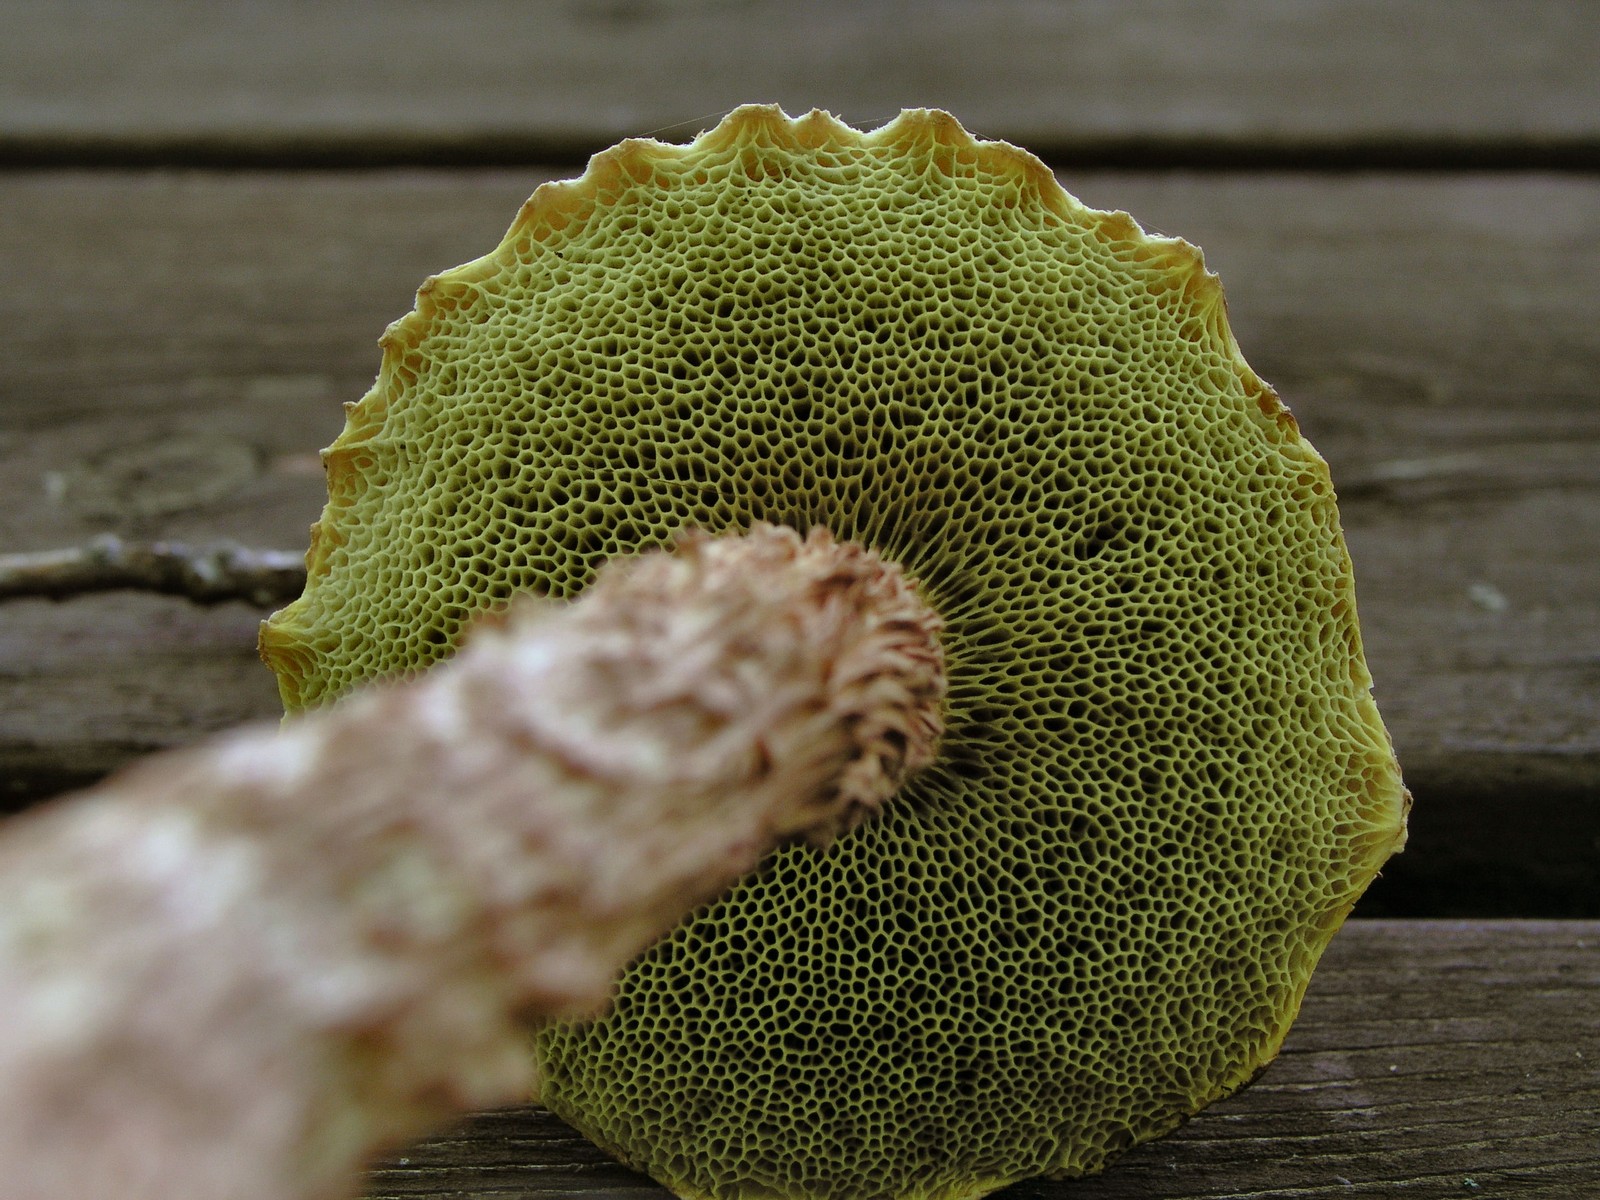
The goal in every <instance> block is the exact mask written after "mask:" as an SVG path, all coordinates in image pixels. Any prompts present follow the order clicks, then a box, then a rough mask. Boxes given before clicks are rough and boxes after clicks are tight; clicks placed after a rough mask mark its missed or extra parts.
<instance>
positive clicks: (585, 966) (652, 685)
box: [0, 527, 944, 1200]
mask: <svg viewBox="0 0 1600 1200" xmlns="http://www.w3.org/2000/svg"><path fill="white" fill-rule="evenodd" d="M937 636H938V620H937V618H936V617H935V616H934V615H933V614H932V612H931V611H930V610H929V609H927V607H926V606H925V605H923V604H922V602H921V601H920V600H919V599H918V598H917V597H916V595H915V594H914V592H913V591H912V590H911V588H910V586H909V585H908V584H907V582H906V580H905V579H904V577H903V576H901V575H900V573H899V571H898V570H897V569H895V568H894V567H892V566H889V565H886V564H884V563H883V562H882V561H881V560H879V559H878V558H877V557H876V556H875V555H872V554H871V553H870V552H868V551H865V550H862V549H860V548H859V547H855V546H851V545H849V544H835V543H833V542H832V541H831V540H830V539H828V538H827V537H826V536H825V535H822V534H814V535H813V536H812V537H811V538H810V539H808V540H807V541H805V542H801V541H800V539H799V538H798V536H796V535H794V534H793V533H791V532H789V531H787V530H777V529H772V528H770V527H766V528H761V529H758V530H756V531H754V532H753V533H752V534H751V535H749V536H748V537H745V538H729V539H724V540H720V541H711V540H709V539H698V540H694V541H692V542H690V543H689V544H687V545H686V546H685V547H684V549H683V550H682V551H681V552H680V553H679V554H677V555H668V554H664V553H657V554H652V555H647V556H645V557H643V558H641V559H638V560H636V561H635V562H633V563H630V564H618V565H616V566H614V567H610V568H607V569H606V570H605V571H603V572H601V574H600V577H599V579H598V580H597V581H596V582H595V583H594V584H593V585H592V587H591V588H590V589H589V590H588V591H587V592H586V593H585V594H584V596H583V597H582V598H581V599H579V600H578V601H577V602H575V603H573V604H571V605H568V606H557V605H554V604H545V603H540V602H535V601H529V602H527V603H525V604H521V605H515V606H513V607H512V608H511V609H510V610H509V611H508V613H507V615H506V616H505V618H504V619H503V621H501V622H500V623H499V624H497V625H496V624H491V625H490V626H489V627H487V628H483V629H479V630H477V631H475V634H474V636H473V637H472V638H470V639H469V641H468V644H467V645H466V647H465V649H464V650H463V651H462V652H461V653H460V654H459V655H457V656H456V658H455V659H453V660H452V661H451V662H450V663H448V664H445V665H444V666H442V667H440V668H438V669H437V670H435V671H433V672H430V673H428V674H427V675H425V676H424V677H423V678H422V679H421V680H419V681H418V682H416V683H414V684H411V685H407V686H400V687H393V688H389V689H379V690H375V691H373V692H370V693H368V694H366V695H364V696H357V697H353V698H352V699H351V700H349V701H347V702H345V703H342V704H340V705H338V706H336V707H334V708H333V709H332V710H331V711H327V712H323V713H318V714H313V715H311V716H308V717H305V718H302V719H300V720H297V721H295V722H292V723H290V724H289V725H287V726H285V727H284V728H282V729H281V730H251V731H246V732H243V733H239V734H235V735H233V736H231V737H228V738H224V739H221V740H219V741H217V742H214V743H212V744H210V745H208V746H204V747H201V748H199V749H197V750H191V751H187V752H178V753H175V754H171V755H165V756H158V757H155V758H151V759H147V760H145V761H144V762H143V763H141V764H138V765H136V766H135V767H134V768H133V769H131V770H129V771H127V772H125V773H124V774H122V775H121V776H118V777H115V778H113V779H112V780H110V781H108V782H107V783H105V784H103V785H101V786H100V787H98V788H96V789H94V790H93V791H91V792H88V793H85V794H83V795H81V796H79V797H77V798H75V799H72V800H69V801H66V802H64V803H60V804H58V805H56V806H53V807H50V808H47V809H45V810H43V811H37V812H35V813H31V814H28V815H26V816H24V817H21V818H18V819H15V820H14V821H13V822H12V823H11V824H10V825H9V827H7V828H5V829H4V830H3V831H0V1013H4V1020H3V1021H0V1163H4V1164H5V1168H4V1182H3V1183H0V1194H4V1195H6V1196H17V1197H23V1196H26V1197H29V1200H83V1198H84V1197H91V1196H92V1197H96V1198H97V1200H114V1198H116V1197H124V1198H129V1200H145V1198H148V1200H156V1198H158V1197H159V1198H160V1200H202V1198H203V1200H215V1198H216V1197H218V1196H228V1197H231V1198H233V1200H313V1198H317V1200H321V1198H326V1197H333V1196H340V1195H344V1194H346V1193H348V1192H349V1191H350V1190H351V1189H352V1187H353V1185H354V1183H355V1180H356V1178H357V1175H356V1172H357V1169H358V1168H359V1166H360V1165H361V1164H362V1163H363V1162H364V1161H365V1160H367V1159H368V1158H369V1157H370V1156H372V1155H373V1154H375V1153H377V1152H379V1151H381V1150H383V1149H385V1148H388V1147H392V1146H394V1145H396V1144H398V1143H399V1142H401V1141H403V1140H405V1139H408V1138H411V1137H414V1136H415V1135H416V1134H418V1133H419V1132H421V1131H422V1130H423V1129H424V1128H425V1127H426V1126H428V1125H429V1124H431V1123H434V1122H436V1121H438V1120H441V1119H443V1118H445V1117H448V1116H451V1115H454V1114H455V1113H457V1112H459V1111H462V1110H465V1109H468V1108H478V1107H487V1106H490V1105H496V1104H503V1103H509V1102H512V1101H516V1100H519V1099H522V1098H525V1097H526V1096H527V1095H528V1093H529V1091H530V1088H531V1087H532V1086H533V1084H534V1083H535V1080H534V1079H533V1078H532V1074H533V1066H532V1060H531V1054H530V1050H529V1047H528V1044H527V1039H526V1032H525V1028H524V1026H523V1024H522V1022H523V1021H524V1020H525V1019H527V1018H528V1017H530V1016H533V1017H539V1016H548V1015H558V1014H559V1015H576V1014H584V1013H591V1012H595V1011H597V1010H598V1009H599V1008H600V1007H602V1006H603V1005H604V1003H605V1001H606V999H607V997H608V995H609V993H610V990H611V986H612V981H613V978H614V976H615V975H616V973H617V972H618V971H620V970H621V968H622V967H623V966H624V965H625V964H626V962H627V961H628V960H629V959H630V958H631V957H632V956H633V955H634V954H636V953H637V952H639V951H640V950H641V949H643V948H644V947H645V946H646V945H648V944H649V942H651V941H652V940H654V938H655V937H657V936H658V935H659V934H661V933H662V932H664V931H665V930H666V929H667V928H669V927H670V926H671V925H672V924H673V923H674V922H676V921H677V920H679V919H680V918H681V917H682V916H683V915H684V914H685V913H686V912H688V911H689V910H690V909H691V908H692V907H693V906H694V905H695V904H697V903H700V902H702V901H704V900H706V899H709V898H710V897H711V896H712V895H714V894H715V893H716V892H717V891H719V890H721V889H722V888H723V887H725V886H726V885H728V884H729V883H731V882H733V881H734V880H735V879H736V878H737V877H738V876H739V875H741V874H743V873H744V872H745V871H747V870H748V869H749V868H751V867H752V866H754V865H755V863H756V862H757V861H758V860H759V857H760V856H761V855H762V854H763V853H764V852H765V851H766V850H767V849H768V848H769V847H770V846H772V845H773V844H774V843H775V842H777V841H779V840H780V839H782V838H785V837H789V836H795V835H804V836H808V837H812V838H814V839H826V837H828V836H830V835H831V834H833V833H834V832H837V831H838V830H840V829H842V828H845V827H847V826H849V825H850V824H851V823H853V822H854V821H855V820H856V819H858V818H859V817H860V816H861V815H862V814H864V813H866V812H869V811H871V810H872V809H874V808H876V807H877V806H878V805H879V804H880V803H881V802H882V801H883V800H884V799H885V798H886V797H887V796H888V795H889V794H890V793H891V792H892V791H893V790H894V788H895V787H896V786H897V785H898V783H899V782H900V780H901V779H902V778H903V776H904V775H905V774H906V772H908V771H910V770H913V769H915V768H916V767H918V766H920V765H922V764H924V763H926V762H927V761H929V760H930V758H931V756H932V752H933V743H934V741H935V739H936V738H937V736H938V733H939V728H940V711H941V704H942V696H943V690H944V682H943V663H942V659H941V656H940V651H939V646H938V640H937Z"/></svg>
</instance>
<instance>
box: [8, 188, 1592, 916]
mask: <svg viewBox="0 0 1600 1200" xmlns="http://www.w3.org/2000/svg"><path fill="white" fill-rule="evenodd" d="M544 177H545V176H543V175H541V174H539V173H535V172H436V173H376V174H319V175H304V174H289V175H284V174H271V173H259V174H258V173H250V174H244V175H231V176H228V175H211V174H165V173H150V174H135V175H120V174H105V173H70V172H68V173H60V174H57V173H51V172H46V173H37V174H30V175H13V176H10V177H6V178H4V179H0V203H3V204H4V205H5V211H6V212H7V214H8V220H7V222H6V223H5V225H4V226H3V227H0V264H3V270H4V273H5V276H6V277H7V278H8V279H11V280H21V281H26V285H25V286H14V287H12V288H9V289H7V290H6V292H5V294H4V295H0V320H3V321H4V322H5V327H6V328H7V330H8V337H9V344H10V361H9V363H8V367H9V370H8V373H7V379H6V381H5V383H4V384H3V385H0V386H3V387H4V389H5V392H4V398H3V404H4V409H5V420H4V422H3V423H0V498H3V500H4V503H3V504H0V546H4V547H5V548H6V549H10V550H26V549H44V548H49V547H55V546H62V545H69V544H75V543H79V542H82V541H84V540H86V539H87V538H89V537H90V536H92V535H93V534H95V533H97V532H104V531H111V532H116V533H120V534H123V535H126V536H136V537H138V536H143V537H152V536H167V537H180V538H189V539H195V540H204V539H206V538H209V537H219V536H220V537H230V538H235V539H238V540H241V541H243V542H246V543H248V544H252V545H259V546H269V547H281V548H294V547H296V546H301V545H304V542H305V531H306V528H307V526H308V525H309V523H310V522H311V520H312V519H314V517H315V516H316V514H317V512H318V511H319V509H320V506H321V501H322V483H321V478H320V471H319V468H318V465H317V458H316V451H317V449H318V448H319V447H320V446H322V445H325V444H326V443H327V442H328V441H330V440H331V439H332V437H333V435H334V434H335V433H336V432H337V431H338V429H339V427H340V425H341V421H342V418H341V415H340V412H339V405H340V403H341V402H342V401H344V400H350V399H354V398H356V397H358V396H359V395H360V394H361V393H362V392H363V391H364V390H365V387H366V385H367V383H368V382H369V381H370V379H371V375H372V372H373V370H374V369H375V367H376V362H377V351H376V349H375V347H374V344H373V343H374V341H375V339H376V337H377V335H378V333H379V332H380V331H381V330H382V329H383V327H384V326H385V325H386V324H387V322H388V321H390V320H392V319H393V318H395V317H397V316H399V315H401V314H402V313H403V312H405V311H406V310H407V309H408V308H409V306H410V303H411V296H412V292H413V291H414V289H415V287H416V285H417V284H418V283H419V282H420V281H421V279H422V278H423V277H424V276H425V275H426V274H428V273H429V272H431V271H436V270H439V269H441V268H444V267H447V266H450V265H452V264H454V263H457V262H460V261H463V260H465V259H467V258H470V257H473V256H475V255H476V254H478V253H481V252H483V251H485V250H487V249H488V248H489V247H490V246H492V245H493V244H494V242H495V241H496V240H497V239H498V237H499V235H500V233H501V231H502V230H503V228H504V226H505V225H506V223H507V222H508V221H509V219H510V217H511V215H512V214H513V213H514V212H515V210H516V208H517V206H518V204H519V202H520V200H521V199H522V198H523V197H524V196H525V195H526V193H527V192H528V191H529V190H531V188H532V187H533V186H534V185H535V184H536V183H537V182H539V180H540V179H541V178H544ZM1067 183H1068V185H1069V187H1071V188H1072V189H1073V190H1075V191H1077V192H1079V193H1080V194H1081V195H1082V196H1083V197H1084V198H1085V199H1086V200H1087V201H1089V202H1090V203H1094V204H1098V205H1101V206H1121V207H1125V208H1127V209H1129V210H1131V211H1133V212H1134V213H1136V214H1137V215H1138V216H1139V217H1140V218H1141V219H1143V220H1144V221H1145V222H1146V224H1147V225H1149V226H1150V227H1152V228H1156V229H1159V230H1162V231H1164V232H1176V233H1182V234H1184V235H1186V236H1187V237H1189V238H1190V239H1191V240H1194V241H1197V242H1199V243H1200V244H1201V245H1203V246H1204V247H1205V248H1206V249H1207V252H1208V255H1209V261H1210V263H1211V264H1212V266H1213V267H1214V268H1216V269H1217V270H1219V271H1220V272H1221V274H1222V276H1223V279H1224V282H1225V284H1226V286H1227V288H1228V292H1229V297H1230V310H1231V313H1232V317H1233V321H1234V324H1235V327H1236V330H1237V332H1238V336H1239V339H1240V342H1241V344H1242V345H1243V346H1244V348H1245V353H1246V354H1247V356H1248V357H1249V358H1250V359H1251V361H1252V363H1253V364H1254V365H1255V366H1256V367H1257V369H1258V370H1260V371H1261V372H1262V374H1263V375H1264V376H1265V377H1266V378H1268V379H1269V380H1272V381H1273V382H1274V383H1276V384H1277V385H1278V386H1279V388H1280V390H1281V391H1282V392H1283V394H1284V396H1285V398H1286V399H1287V400H1288V402H1289V403H1290V404H1291V406H1292V407H1293V408H1294V410H1295V412H1296V414H1297V416H1298V417H1299V419H1300V420H1301V422H1302V424H1303V426H1304V427H1305V429H1306V430H1307V432H1308V434H1309V435H1310V436H1311V438H1312V439H1313V441H1314V442H1315V443H1316V444H1317V445H1318V447H1319V448H1320V449H1321V450H1322V451H1323V453H1324V454H1325V455H1326V456H1327V457H1328V459H1329V460H1330V462H1331V464H1332V467H1333V471H1334V478H1335V481H1336V483H1337V484H1338V485H1339V487H1340V490H1341V493H1342V496H1343V503H1342V508H1343V515H1344V519H1345V523H1346V526H1347V529H1348V532H1349V538H1350V544H1351V548H1352V552H1353V555H1354V557H1355V561H1356V567H1357V576H1358V588H1359V596H1360V601H1361V606H1362V616H1363V627H1364V630H1365V633H1366V639H1367V644H1368V650H1369V655H1370V660H1371V663H1372V667H1373V671H1374V674H1375V675H1376V677H1377V680H1378V696H1379V700H1380V703H1381V705H1382V707H1383V709H1384V712H1385V714H1386V716H1387V718H1388V720H1389V722H1390V725H1391V728H1392V729H1393V731H1394V734H1395V738H1396V742H1397V745H1398V746H1399V749H1400V752H1401V756H1402V761H1403V763H1404V764H1405V766H1406V770H1407V774H1408V779H1409V780H1410V782H1411V783H1412V786H1413V788H1414V789H1415V790H1416V791H1417V794H1418V796H1419V804H1420V808H1419V814H1418V821H1417V822H1416V835H1415V837H1416V840H1415V841H1414V842H1413V853H1412V854H1409V855H1407V856H1406V857H1405V858H1404V859H1403V860H1402V863H1403V865H1399V866H1397V867H1396V869H1395V871H1394V872H1393V873H1392V876H1391V879H1390V880H1389V881H1388V882H1387V883H1386V884H1385V885H1384V886H1385V887H1387V888H1389V889H1391V890H1393V889H1400V890H1401V891H1402V892H1404V899H1402V900H1399V901H1397V903H1399V904H1400V906H1401V907H1400V908H1398V909H1396V910H1393V911H1412V912H1415V911H1431V912H1434V913H1436V914H1449V913H1460V914H1463V915H1466V914H1472V913H1477V914H1480V915H1482V914H1492V913H1504V914H1507V915H1510V914H1518V913H1520V914H1523V915H1534V914H1540V913H1545V914H1550V915H1563V914H1565V915H1581V914H1583V913H1588V912H1591V911H1595V910H1594V909H1593V908H1592V907H1581V908H1579V909H1576V910H1575V909H1573V908H1572V907H1571V905H1572V904H1573V903H1580V904H1585V905H1590V906H1592V905H1594V904H1596V903H1597V902H1600V846H1597V845H1596V842H1595V839H1594V835H1593V830H1594V817H1593V795H1594V794H1595V790H1596V788H1600V668H1597V663H1600V606H1597V605H1596V604H1595V603H1594V597H1595V596H1596V595H1597V594H1600V565H1597V564H1600V467H1597V466H1596V463H1597V462H1600V455H1597V449H1600V447H1597V445H1596V443H1597V441H1600V405H1597V404H1596V385H1595V383H1594V380H1595V379H1597V378H1600V328H1597V327H1596V326H1595V324H1594V322H1593V320H1592V312H1593V305H1592V296H1591V295H1590V293H1589V290H1588V289H1589V288H1590V286H1591V282H1590V281H1592V280H1593V279H1594V278H1595V277H1596V275H1597V273H1600V271H1597V268H1600V262H1597V261H1596V259H1597V256H1600V245H1597V244H1596V243H1595V242H1594V240H1593V238H1592V231H1593V229H1594V227H1595V220H1596V218H1597V217H1600V184H1597V183H1596V182H1595V181H1593V180H1589V179H1584V178H1566V177H1546V176H1532V177H1482V176H1454V177H1442V178H1403V179H1402V178H1395V177H1391V176H1381V175H1379V176H1353V177H1334V178H1329V177H1318V176H1309V175H1266V176H1263V175H1252V176H1200V177H1196V176H1183V175H1138V174H1118V173H1101V174H1074V175H1073V176H1072V177H1071V178H1069V179H1067ZM0 612H3V613H4V614H5V617H6V619H5V620H4V621H3V622H0V770H3V771H4V772H5V774H6V775H7V776H8V777H9V778H10V780H11V787H12V789H13V793H14V794H15V796H17V797H18V798H19V799H20V798H26V797H31V796H36V795H39V794H42V793H45V792H48V791H50V790H54V789H55V788H57V787H60V786H62V785H65V784H69V783H75V782H81V781H83V780H85V779H87V778H91V777H93V775H95V774H97V773H99V772H100V771H102V770H104V769H105V768H107V767H109V766H111V765H114V764H115V763H117V762H119V761H122V760H124V759H126V758H127V757H129V756H131V755H132V754H135V753H139V752H143V751H145V750H149V749H154V748H158V747H160V746H164V745H169V744H172V743H175V742H181V741H184V740H187V739H189V738H191V737H193V736H195V735H196V734H198V733H200V732H202V731H204V730H206V729H210V728H213V727H216V726H219V725H224V724H229V723H232V722H233V721H235V720H237V719H240V718H242V717H245V716H249V715H259V716H263V717H265V716H269V715H271V714H272V713H274V712H275V710H276V702H275V698H274V690H273V687H272V684H271V681H270V679H269V678H268V677H267V676H266V674H265V672H264V671H263V670H262V669H261V668H260V667H259V666H258V665H257V664H256V663H255V662H254V659H253V652H252V649H251V642H252V640H253V628H254V623H255V620H256V619H257V618H258V617H259V616H260V615H261V614H260V613H259V612H251V611H249V610H247V609H246V607H245V606H242V605H237V606H230V608H229V609H228V610H226V611H222V612H219V611H210V610H202V609H198V608H194V607H192V606H189V605H187V604H184V603H183V602H181V601H176V600H170V599H162V598H156V597H149V596H142V597H137V598H130V597H127V596H125V595H122V594H113V595H109V596H98V597H85V598H82V599H77V600H73V601H70V602H65V603H60V604H50V603H45V602H39V601H30V602H26V603H22V602H12V603H10V604H7V605H4V606H0ZM1432 814H1437V819H1430V817H1431V815H1432ZM1469 878H1470V879H1472V880H1473V881H1474V882H1473V884H1472V886H1471V888H1470V894H1469V895H1467V896H1466V897H1465V899H1463V889H1462V882H1461V881H1462V880H1464V879H1469ZM1382 894H1383V893H1382V892H1380V893H1378V895H1379V896H1381V895H1382ZM1451 897H1455V898H1454V899H1451ZM1575 897H1576V898H1578V899H1577V900H1575V899H1574V898H1575ZM1584 898H1587V899H1584ZM1463 905H1465V907H1463ZM1379 911H1383V910H1382V908H1381V905H1380V909H1379Z"/></svg>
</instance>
